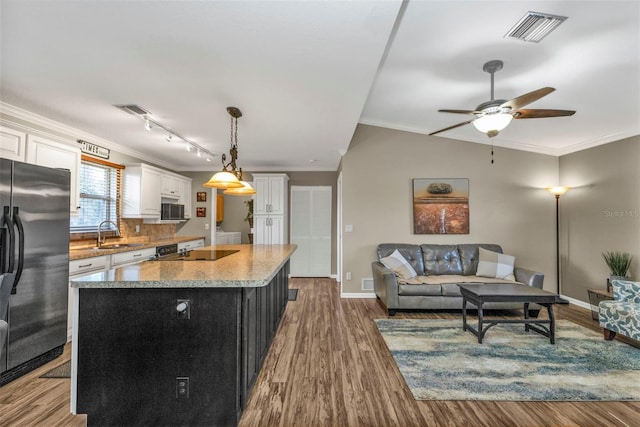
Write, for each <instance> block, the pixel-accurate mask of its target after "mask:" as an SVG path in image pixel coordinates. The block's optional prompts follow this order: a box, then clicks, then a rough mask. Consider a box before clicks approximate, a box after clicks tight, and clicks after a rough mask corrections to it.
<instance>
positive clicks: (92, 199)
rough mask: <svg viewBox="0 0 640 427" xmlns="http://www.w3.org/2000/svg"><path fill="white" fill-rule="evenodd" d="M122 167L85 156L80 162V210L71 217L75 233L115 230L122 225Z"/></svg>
mask: <svg viewBox="0 0 640 427" xmlns="http://www.w3.org/2000/svg"><path fill="white" fill-rule="evenodd" d="M121 170H122V166H120V165H116V164H110V163H108V162H102V161H101V162H100V163H96V162H94V161H91V160H90V159H87V158H85V156H83V160H82V163H81V165H80V210H79V212H80V213H79V215H78V216H73V217H72V218H71V224H70V225H71V227H70V231H71V232H72V233H90V232H97V231H98V226H99V225H100V223H101V222H103V221H113V222H114V223H115V224H116V226H114V225H113V224H111V223H106V224H103V226H102V228H101V230H104V231H107V230H111V231H115V230H116V227H117V228H118V229H119V228H120V185H121V184H120V183H121V181H122V180H121Z"/></svg>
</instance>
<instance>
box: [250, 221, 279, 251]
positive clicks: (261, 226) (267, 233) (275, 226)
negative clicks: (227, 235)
mask: <svg viewBox="0 0 640 427" xmlns="http://www.w3.org/2000/svg"><path fill="white" fill-rule="evenodd" d="M283 222H284V218H283V217H282V216H281V215H278V216H254V217H253V224H254V233H253V234H254V238H255V243H256V244H260V245H281V244H284V243H286V240H285V239H286V238H285V235H284V223H283Z"/></svg>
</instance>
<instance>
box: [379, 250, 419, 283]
mask: <svg viewBox="0 0 640 427" xmlns="http://www.w3.org/2000/svg"><path fill="white" fill-rule="evenodd" d="M380 262H381V263H382V264H384V266H385V267H387V268H388V269H389V270H391V271H393V272H394V273H396V275H397V276H398V277H401V278H403V279H411V278H412V277H416V276H417V274H416V271H415V270H414V269H413V267H411V264H409V263H408V262H407V260H406V259H404V257H403V256H402V254H401V253H400V252H398V250H397V249H396V250H395V251H393V252H392V253H391V255H389V256H386V257H384V258H380Z"/></svg>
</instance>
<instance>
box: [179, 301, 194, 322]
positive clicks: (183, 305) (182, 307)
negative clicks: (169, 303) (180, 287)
mask: <svg viewBox="0 0 640 427" xmlns="http://www.w3.org/2000/svg"><path fill="white" fill-rule="evenodd" d="M176 319H183V320H188V319H191V301H190V300H188V299H179V300H177V301H176Z"/></svg>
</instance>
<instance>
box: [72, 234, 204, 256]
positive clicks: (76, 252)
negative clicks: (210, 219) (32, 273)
mask: <svg viewBox="0 0 640 427" xmlns="http://www.w3.org/2000/svg"><path fill="white" fill-rule="evenodd" d="M198 239H204V236H185V237H182V236H176V237H172V238H170V239H160V240H154V241H150V242H142V243H140V242H131V243H129V244H132V245H134V246H122V247H119V248H109V249H96V248H94V247H88V248H87V247H85V248H82V247H81V248H73V247H70V248H69V261H75V260H78V259H85V258H93V257H97V256H102V255H111V254H117V253H120V252H130V251H138V250H140V249H147V248H155V247H156V246H163V245H171V244H173V243H182V242H190V241H192V240H198ZM117 244H126V243H125V242H119V241H117V240H115V239H110V240H109V241H108V243H107V245H117Z"/></svg>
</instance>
